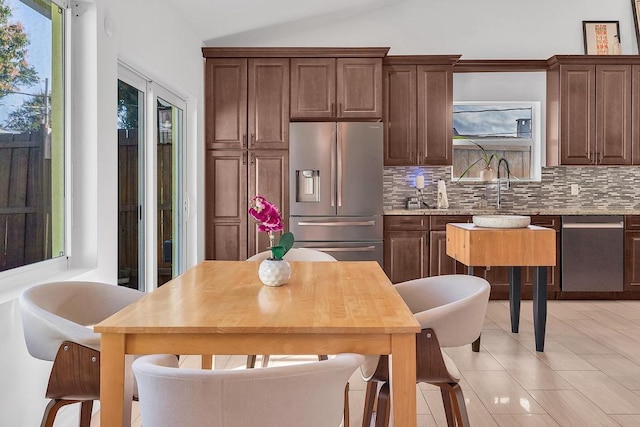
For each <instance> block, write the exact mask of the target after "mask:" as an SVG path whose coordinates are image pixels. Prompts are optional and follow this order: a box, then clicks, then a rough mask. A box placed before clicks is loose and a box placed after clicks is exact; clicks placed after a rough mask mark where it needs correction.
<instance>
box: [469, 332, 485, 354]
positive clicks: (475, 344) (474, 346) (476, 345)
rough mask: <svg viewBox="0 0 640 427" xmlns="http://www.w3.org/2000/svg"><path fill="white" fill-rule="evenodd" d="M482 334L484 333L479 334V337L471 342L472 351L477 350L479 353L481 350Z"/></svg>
mask: <svg viewBox="0 0 640 427" xmlns="http://www.w3.org/2000/svg"><path fill="white" fill-rule="evenodd" d="M481 336H482V335H479V336H478V339H477V340H475V341H474V342H472V343H471V351H473V352H476V353H478V352H479V351H480V337H481Z"/></svg>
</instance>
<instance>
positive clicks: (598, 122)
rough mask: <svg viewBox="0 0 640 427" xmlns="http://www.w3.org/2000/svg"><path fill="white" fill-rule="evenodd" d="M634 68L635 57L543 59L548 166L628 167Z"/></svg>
mask: <svg viewBox="0 0 640 427" xmlns="http://www.w3.org/2000/svg"><path fill="white" fill-rule="evenodd" d="M634 64H636V65H635V66H636V67H637V64H640V59H638V57H637V56H611V57H597V56H554V57H552V58H550V59H549V70H548V71H547V165H548V166H554V165H558V164H561V165H630V164H632V162H633V157H632V140H633V137H632V127H633V126H632V121H633V120H632V118H633V114H634V113H633V110H632V98H633V96H632V86H634V85H635V87H636V91H637V85H638V83H637V81H636V82H635V84H634V77H635V80H637V79H638V74H637V73H636V75H635V76H633V73H632V71H633V70H634ZM634 96H635V97H636V98H635V99H637V95H634ZM636 102H638V101H636ZM636 114H637V113H636ZM636 126H637V125H636ZM635 138H637V135H636V136H635Z"/></svg>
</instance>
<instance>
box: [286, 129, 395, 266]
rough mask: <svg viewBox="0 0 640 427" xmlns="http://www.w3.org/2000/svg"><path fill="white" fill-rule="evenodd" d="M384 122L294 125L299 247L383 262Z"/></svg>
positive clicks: (292, 221) (293, 197) (294, 214)
mask: <svg viewBox="0 0 640 427" xmlns="http://www.w3.org/2000/svg"><path fill="white" fill-rule="evenodd" d="M382 126H383V124H382V123H375V122H338V123H332V122H313V123H309V122H296V123H291V124H290V125H289V168H290V170H289V172H290V174H289V176H290V178H291V183H290V184H291V185H290V186H289V188H290V198H289V200H290V203H291V206H290V218H289V228H290V231H291V232H292V233H293V234H294V236H295V240H296V243H295V247H305V248H313V249H318V250H321V251H323V252H327V253H329V254H331V255H333V256H334V257H335V258H337V259H338V260H350V261H359V260H373V261H378V263H379V264H380V265H381V266H382V257H383V247H382V168H383V164H382V152H383V147H382V145H383V134H382Z"/></svg>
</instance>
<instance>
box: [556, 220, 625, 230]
mask: <svg viewBox="0 0 640 427" xmlns="http://www.w3.org/2000/svg"><path fill="white" fill-rule="evenodd" d="M562 228H573V229H619V228H624V222H622V221H620V222H591V223H590V222H570V223H564V224H562Z"/></svg>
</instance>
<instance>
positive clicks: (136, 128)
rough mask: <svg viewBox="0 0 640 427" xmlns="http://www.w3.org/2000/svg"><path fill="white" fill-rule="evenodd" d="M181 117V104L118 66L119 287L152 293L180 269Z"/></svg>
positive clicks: (140, 76) (182, 157)
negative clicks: (150, 291) (151, 291)
mask: <svg viewBox="0 0 640 427" xmlns="http://www.w3.org/2000/svg"><path fill="white" fill-rule="evenodd" d="M185 116H186V104H185V102H184V100H182V99H181V98H180V97H178V96H177V95H175V94H173V93H171V92H170V91H168V90H167V89H165V88H163V87H162V86H160V85H158V84H157V83H154V82H152V81H150V80H148V79H146V78H145V77H143V76H142V75H140V74H138V73H136V72H135V71H133V70H131V69H129V68H128V67H126V66H124V65H120V68H119V80H118V215H119V217H118V283H119V284H120V285H123V286H128V287H131V288H134V289H139V290H142V291H147V290H152V289H154V288H156V287H157V286H160V285H162V284H164V283H166V282H167V281H168V280H170V279H171V278H172V277H175V276H176V275H178V274H180V273H181V272H182V270H183V266H184V255H183V253H184V251H183V248H184V244H183V243H184V242H183V236H184V234H183V229H184V226H183V221H184V216H183V207H184V200H183V194H184V191H183V188H184V187H183V186H184V179H183V171H184V168H183V159H184V156H183V150H184V147H183V144H184V140H185V127H184V120H185Z"/></svg>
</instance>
